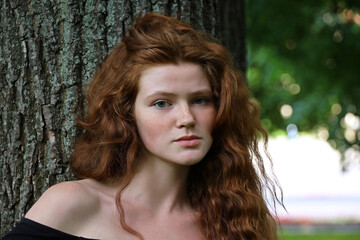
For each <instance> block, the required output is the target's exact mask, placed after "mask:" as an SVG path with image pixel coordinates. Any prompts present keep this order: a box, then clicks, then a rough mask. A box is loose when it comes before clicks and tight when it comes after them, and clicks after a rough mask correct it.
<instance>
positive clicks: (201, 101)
mask: <svg viewBox="0 0 360 240" xmlns="http://www.w3.org/2000/svg"><path fill="white" fill-rule="evenodd" d="M208 102H210V98H208V97H199V98H195V99H194V101H193V103H194V104H200V105H202V104H206V103H208Z"/></svg>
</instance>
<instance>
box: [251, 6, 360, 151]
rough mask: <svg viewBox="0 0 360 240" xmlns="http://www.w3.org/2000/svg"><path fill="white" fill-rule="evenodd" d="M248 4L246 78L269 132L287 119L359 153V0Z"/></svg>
mask: <svg viewBox="0 0 360 240" xmlns="http://www.w3.org/2000/svg"><path fill="white" fill-rule="evenodd" d="M245 9H246V31H247V33H246V38H247V39H246V41H247V47H248V49H247V50H248V58H247V61H248V69H247V78H248V81H249V87H250V89H251V90H252V92H253V93H254V95H255V97H256V98H257V99H258V100H259V101H260V102H261V109H262V112H261V114H262V122H263V124H264V126H265V127H266V128H267V130H268V131H270V132H271V133H278V132H279V131H281V130H284V131H285V129H286V127H287V126H288V125H289V124H291V123H292V124H295V125H296V126H297V128H298V130H299V131H300V132H315V133H317V134H318V135H319V136H320V137H321V138H324V139H327V140H328V141H329V143H330V144H331V145H332V146H333V147H334V148H336V149H338V150H340V151H341V152H342V153H344V152H345V153H346V150H349V149H352V152H350V153H351V154H352V156H353V157H354V156H356V154H355V153H357V154H360V149H359V145H360V118H359V115H360V1H358V0H317V1H310V0H305V1H283V0H271V1H266V0H247V1H246V8H245ZM281 111H282V113H283V115H284V116H283V115H282V114H281ZM351 154H350V155H351ZM354 154H355V155H354Z"/></svg>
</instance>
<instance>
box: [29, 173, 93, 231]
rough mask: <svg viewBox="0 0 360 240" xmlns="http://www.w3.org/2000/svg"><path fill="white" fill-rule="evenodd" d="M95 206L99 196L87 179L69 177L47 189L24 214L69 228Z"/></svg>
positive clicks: (85, 217) (58, 227)
mask: <svg viewBox="0 0 360 240" xmlns="http://www.w3.org/2000/svg"><path fill="white" fill-rule="evenodd" d="M98 209H99V197H98V194H97V193H96V191H94V190H93V189H92V188H91V186H89V181H86V180H81V181H69V182H63V183H59V184H56V185H54V186H52V187H50V188H49V189H48V190H46V191H45V193H44V194H43V195H42V196H41V197H40V199H39V200H38V201H37V202H36V203H35V204H34V205H33V206H32V208H31V209H30V210H29V212H28V213H27V214H26V215H25V217H26V218H29V219H31V220H34V221H36V222H39V223H42V224H44V225H47V226H50V227H53V228H56V229H59V230H63V231H67V232H69V230H71V226H74V225H77V226H78V227H79V225H81V224H84V223H85V222H86V220H87V219H91V216H92V215H96V212H97V211H98ZM69 227H70V229H69ZM70 232H71V231H70Z"/></svg>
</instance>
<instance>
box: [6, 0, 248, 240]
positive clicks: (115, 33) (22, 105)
mask: <svg viewBox="0 0 360 240" xmlns="http://www.w3.org/2000/svg"><path fill="white" fill-rule="evenodd" d="M241 2H242V1H234V0H233V1H221V0H163V1H160V0H159V1H155V0H108V1H104V0H3V1H1V5H0V12H1V13H0V14H1V23H0V103H1V104H0V157H1V158H0V167H1V170H0V181H1V191H0V229H1V230H0V236H2V235H4V234H5V233H6V232H8V231H9V230H10V229H11V228H12V227H13V225H14V223H15V222H16V221H18V220H19V219H20V218H21V217H22V216H23V215H24V213H25V212H26V211H27V210H28V209H29V208H30V207H31V205H32V204H33V203H34V201H36V200H37V199H38V198H39V197H40V195H41V194H42V193H43V192H44V191H45V190H46V189H47V188H49V187H50V186H51V185H53V184H55V183H58V182H61V181H66V180H70V179H73V175H72V174H71V172H70V170H69V168H68V162H69V158H70V156H71V154H72V152H73V148H72V147H73V144H74V141H75V137H76V135H77V133H78V131H79V130H78V129H77V128H76V127H75V120H76V118H77V117H79V116H81V115H82V114H83V113H84V108H85V106H84V105H85V103H84V101H83V99H84V95H85V91H86V90H85V89H86V85H87V83H88V81H89V79H90V78H91V76H93V74H94V73H95V72H96V70H97V68H98V65H99V64H100V63H101V61H102V60H103V59H104V57H105V56H106V55H107V54H108V53H109V52H110V51H111V50H112V49H113V48H114V46H115V45H116V44H117V43H118V42H119V41H120V40H121V38H122V36H123V34H124V31H125V29H126V28H127V27H128V26H129V24H130V22H131V21H132V19H133V17H134V16H136V15H137V14H138V13H140V12H150V11H151V12H160V13H163V14H166V15H169V16H174V17H177V18H179V19H181V20H183V21H186V22H189V23H191V24H192V25H193V26H194V27H195V28H197V29H200V30H205V31H208V32H210V33H212V34H214V35H215V36H217V37H219V38H221V37H222V36H223V37H225V38H227V39H232V38H235V37H236V38H238V37H240V39H238V41H239V42H238V41H236V40H235V39H234V40H235V41H226V39H223V40H225V42H227V45H228V46H229V47H230V48H232V47H234V46H235V48H237V50H238V48H239V47H238V46H239V43H240V45H241V46H240V48H239V49H241V52H240V54H235V57H237V58H238V60H237V61H238V62H239V63H240V64H239V66H240V67H241V68H243V66H245V65H244V63H245V61H244V59H245V52H244V51H243V50H244V36H243V35H241V34H240V35H238V34H237V32H238V31H240V30H241V29H240V27H241V26H243V21H244V20H243V18H242V19H240V22H239V23H234V22H231V21H230V20H231V19H232V16H231V15H233V16H236V18H237V19H238V17H239V16H238V15H239V14H238V13H236V12H235V14H234V11H240V12H243V11H242V10H243V9H242V8H243V5H241ZM239 3H240V5H239ZM234 6H240V9H236V8H233V7H234ZM240 17H242V16H240ZM232 24H233V25H234V26H238V29H229V26H230V25H232ZM239 26H240V27H239ZM226 29H229V30H226ZM240 32H241V31H240ZM234 36H235V37H234ZM239 56H240V57H241V58H239ZM243 69H244V68H243Z"/></svg>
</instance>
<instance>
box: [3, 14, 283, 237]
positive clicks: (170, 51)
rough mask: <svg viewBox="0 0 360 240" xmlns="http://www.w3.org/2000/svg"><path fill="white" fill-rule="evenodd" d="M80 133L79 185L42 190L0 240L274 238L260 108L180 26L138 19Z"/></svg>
mask: <svg viewBox="0 0 360 240" xmlns="http://www.w3.org/2000/svg"><path fill="white" fill-rule="evenodd" d="M80 125H81V126H82V127H83V128H84V129H85V133H84V134H83V135H82V136H81V137H80V139H79V141H78V142H77V145H76V146H75V154H74V158H73V161H72V162H71V167H72V170H73V172H74V173H75V175H76V176H77V177H79V178H80V179H82V180H79V181H74V182H64V183H60V184H57V185H55V186H53V187H51V188H50V189H49V190H47V191H46V192H45V193H44V194H43V196H42V197H41V198H40V199H39V200H38V201H37V202H36V203H35V205H34V206H33V207H32V208H31V209H30V211H29V212H28V213H27V214H26V216H25V218H24V219H23V220H22V221H21V222H20V223H19V224H17V226H16V227H15V228H14V229H13V231H12V232H10V233H9V234H8V235H7V236H6V237H5V238H4V239H40V237H39V236H43V238H41V239H84V238H85V239H86V238H88V239H121V240H127V239H146V240H161V239H166V240H168V239H172V240H176V239H179V240H183V239H194V240H198V239H199V240H200V239H206V240H219V239H221V240H229V239H233V240H240V239H246V240H252V239H277V237H276V225H275V220H274V216H273V215H272V214H271V213H270V211H269V209H268V207H267V205H266V201H265V199H264V197H263V192H264V191H265V189H266V188H269V189H270V190H271V191H270V192H272V193H274V192H273V191H272V190H273V189H274V184H273V182H272V181H271V180H270V179H269V177H268V176H267V175H266V173H265V170H264V166H263V160H262V158H261V156H260V154H259V150H258V138H259V137H260V136H263V137H264V139H265V141H266V139H267V135H266V132H265V131H264V130H263V128H262V127H261V125H260V121H259V114H258V109H257V107H256V105H255V104H254V103H253V102H252V101H250V100H249V94H248V89H247V86H246V83H245V80H244V78H243V76H242V75H241V74H240V73H239V72H238V71H236V70H235V69H234V68H233V66H232V64H231V60H230V56H229V55H228V52H227V50H226V49H224V47H222V46H221V45H219V44H218V43H215V42H212V41H208V40H206V39H205V38H204V37H203V36H201V35H200V34H199V33H198V32H197V31H195V30H194V29H192V28H191V27H189V26H188V25H187V24H185V23H182V22H180V21H178V20H175V19H173V18H169V17H165V16H160V15H157V14H152V13H150V14H146V15H145V16H143V17H140V18H138V19H137V20H136V21H135V22H134V23H133V25H132V27H131V28H130V30H129V31H128V33H127V35H126V36H125V37H124V39H123V41H122V42H121V43H120V45H119V46H118V47H117V48H116V49H115V50H114V51H113V52H112V53H111V54H110V55H109V56H108V57H107V58H106V59H105V61H104V63H103V66H102V67H101V69H100V70H99V72H98V73H97V74H96V75H95V76H94V79H93V81H92V83H91V85H90V89H89V93H88V112H87V116H86V119H85V120H82V121H80ZM273 195H274V194H273ZM274 197H275V196H274ZM275 198H276V197H275ZM44 236H45V237H44ZM76 236H82V237H83V238H81V237H76ZM46 237H47V238H46Z"/></svg>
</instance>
